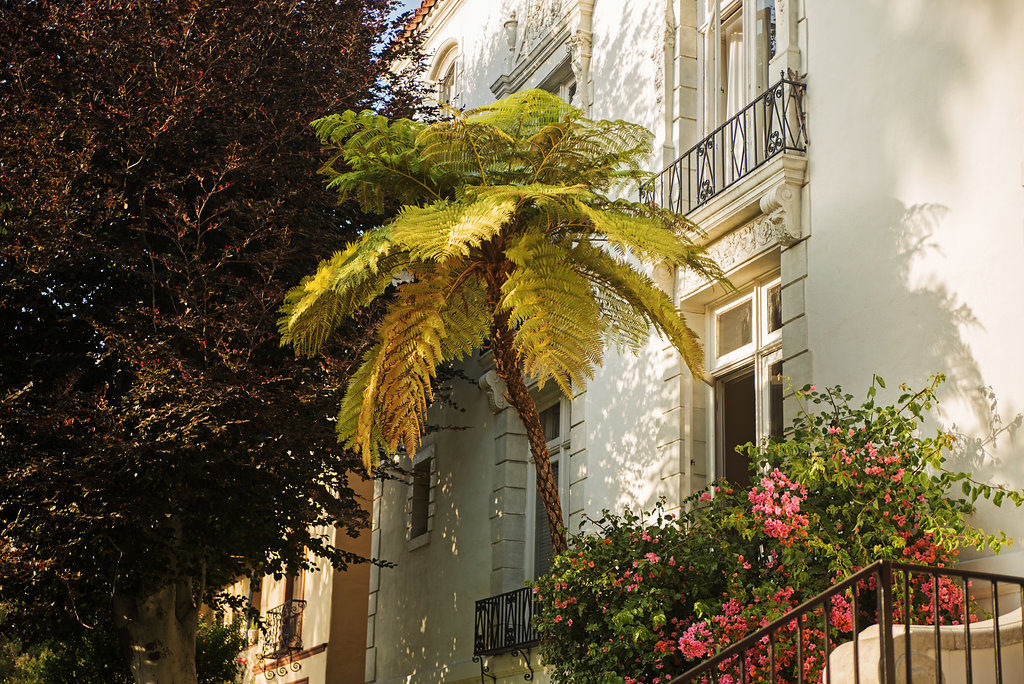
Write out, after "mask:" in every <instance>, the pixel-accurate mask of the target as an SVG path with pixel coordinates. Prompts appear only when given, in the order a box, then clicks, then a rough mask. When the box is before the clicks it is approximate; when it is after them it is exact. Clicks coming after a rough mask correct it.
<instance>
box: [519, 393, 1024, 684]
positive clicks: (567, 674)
mask: <svg viewBox="0 0 1024 684" xmlns="http://www.w3.org/2000/svg"><path fill="white" fill-rule="evenodd" d="M941 381H942V377H941V376H936V377H935V378H933V379H932V382H931V383H929V385H928V386H927V387H925V388H924V389H922V390H920V391H918V392H912V391H911V390H909V389H908V388H906V387H905V386H904V387H901V390H902V391H903V393H902V395H901V396H900V397H899V399H898V401H897V402H896V404H894V405H888V406H876V405H875V396H876V393H877V391H878V389H879V388H884V387H885V383H884V381H883V380H882V379H881V378H875V380H874V381H873V383H872V386H871V387H870V388H869V390H868V397H867V401H866V402H864V403H863V404H861V405H860V406H851V405H850V401H851V400H852V399H853V397H852V396H851V395H849V394H844V393H843V391H842V389H841V388H839V387H835V388H831V389H826V390H823V391H818V390H817V389H816V388H814V387H805V388H804V389H803V390H801V391H799V392H798V393H797V397H798V399H799V400H800V401H801V403H802V407H803V411H802V413H801V415H800V417H799V418H798V419H797V420H796V421H795V423H794V427H793V431H792V433H791V434H790V435H789V436H788V437H787V439H785V440H782V441H777V442H772V443H766V444H763V445H747V446H746V447H744V448H745V450H746V452H747V453H748V455H749V457H750V459H751V462H752V465H753V468H754V472H757V473H761V476H760V477H756V478H755V481H754V482H753V483H752V485H751V486H750V487H749V489H747V490H745V491H736V490H734V488H733V487H732V486H731V485H729V484H728V483H727V482H719V483H716V485H715V486H714V487H713V488H712V491H710V492H704V493H702V494H700V495H697V496H694V497H692V498H691V499H689V500H687V501H686V502H685V505H684V506H683V508H682V509H681V510H680V511H679V513H678V517H676V516H674V515H673V514H671V513H667V512H665V510H664V507H663V505H659V506H658V507H657V509H656V510H655V511H654V512H652V513H649V514H644V515H638V514H636V513H633V512H630V511H626V512H624V513H623V514H621V515H613V514H610V513H608V512H607V511H606V512H605V515H604V517H603V518H601V519H600V520H594V521H591V522H592V523H593V529H592V530H590V531H589V533H588V534H581V535H577V536H574V537H572V538H571V543H570V550H569V551H568V552H567V553H566V554H563V555H562V556H559V557H558V558H556V559H555V563H554V566H553V568H552V573H551V574H550V576H547V577H543V578H541V579H539V580H538V581H537V582H536V584H535V586H534V592H535V594H536V595H537V597H538V598H539V599H540V600H541V603H542V607H541V610H540V614H539V615H538V616H537V618H535V623H534V624H535V626H536V628H537V630H538V631H539V633H540V634H541V636H542V644H541V649H542V653H543V656H544V660H545V662H546V664H548V665H550V666H551V667H552V668H553V670H554V677H555V679H556V680H557V681H562V682H588V683H590V682H625V684H664V683H665V682H667V681H668V680H669V679H671V678H672V677H673V676H675V675H678V674H681V673H682V672H683V671H685V670H687V669H689V668H690V667H692V666H693V665H695V664H697V663H698V662H700V661H701V660H703V659H705V658H707V657H709V656H711V655H714V654H715V653H717V652H718V651H720V650H721V649H722V648H724V647H725V646H727V645H728V644H730V643H733V642H735V641H736V640H737V639H739V638H741V637H742V636H744V635H745V634H748V633H749V632H751V631H753V630H756V629H757V628H759V627H761V626H764V625H766V624H768V623H769V622H771V621H772V620H775V619H776V618H778V617H781V616H782V615H784V614H785V613H786V612H787V611H789V610H791V609H792V608H793V607H795V606H797V605H798V604H799V603H801V602H802V601H804V600H807V599H808V598H810V597H812V596H814V595H816V594H818V593H820V592H821V591H823V590H824V589H826V588H828V587H829V586H831V585H832V584H833V583H835V582H836V581H838V580H841V579H842V578H843V577H845V576H848V575H849V574H851V573H852V572H855V571H856V570H859V569H860V568H862V567H864V566H866V565H868V564H870V563H872V562H873V561H875V560H878V559H889V560H900V561H905V562H911V563H920V564H926V565H937V566H947V565H950V564H952V563H953V562H955V560H956V558H957V554H958V552H959V550H960V549H961V548H963V547H976V548H980V547H988V548H991V549H992V550H993V551H995V552H998V551H999V550H1000V549H1001V548H1002V547H1003V546H1004V545H1006V544H1007V543H1008V541H1007V539H1006V536H1005V535H1004V534H1001V533H1000V534H988V533H986V532H984V531H982V530H980V529H977V528H975V527H973V526H972V525H971V524H970V523H969V522H968V521H967V515H968V514H969V513H971V512H972V511H973V509H974V502H975V501H976V500H977V498H978V497H979V496H981V497H986V498H991V499H992V500H993V501H994V502H995V503H996V504H1001V503H1002V501H1003V500H1004V499H1007V498H1008V499H1010V500H1012V501H1013V502H1014V503H1015V504H1017V505H1018V506H1019V505H1021V503H1022V502H1024V497H1022V494H1021V493H1019V492H1013V491H1006V490H1004V489H1000V488H994V487H991V486H989V485H984V484H980V483H977V482H974V481H973V480H972V479H971V478H970V476H969V475H968V474H966V473H958V472H952V471H950V470H948V469H946V468H945V467H944V464H945V458H946V454H947V453H948V452H949V450H950V448H951V447H952V445H953V443H954V441H955V440H954V437H953V436H952V435H950V434H949V433H946V432H941V431H940V432H938V433H936V434H935V436H932V437H923V436H921V435H920V434H919V425H920V422H921V421H922V419H923V416H924V413H925V412H926V411H928V410H930V409H931V408H932V407H933V405H934V403H935V391H936V387H937V386H938V384H939V383H940V382H941ZM910 584H911V586H910V588H909V592H910V596H911V612H912V613H913V615H912V618H913V619H914V620H916V621H921V622H925V623H930V622H932V621H934V620H935V619H936V615H935V607H934V604H933V601H932V592H933V587H932V585H931V583H930V582H925V581H923V580H922V581H917V580H914V579H912V580H911V583H910ZM875 590H876V587H875V586H874V581H873V580H866V581H865V582H864V583H863V586H861V587H859V591H860V592H861V595H862V597H865V599H867V598H869V597H870V596H871V593H872V592H874V591H875ZM938 590H939V597H938V598H939V600H938V602H937V603H938V612H939V618H940V619H941V620H942V621H943V622H944V623H946V624H949V623H951V622H953V621H955V620H957V619H959V618H960V617H961V616H962V615H963V613H964V601H965V597H964V596H963V592H962V591H961V590H960V588H959V587H958V586H956V585H954V584H952V583H950V582H946V581H941V582H940V583H939V584H938ZM968 600H969V599H968ZM864 606H869V607H870V606H873V602H872V601H870V600H863V601H862V602H861V607H860V608H859V609H858V610H859V611H860V612H859V613H858V615H857V616H856V617H857V619H858V623H857V624H859V625H860V626H861V628H863V626H865V625H866V624H869V622H870V621H872V616H871V615H870V614H867V613H865V610H867V609H865V608H864ZM826 607H827V608H828V610H829V616H828V617H829V624H830V633H829V637H830V639H831V640H832V643H833V644H835V643H839V642H841V641H843V640H844V639H848V638H850V636H851V635H852V631H853V628H854V617H855V616H854V615H853V608H852V606H851V604H850V601H848V600H847V599H846V598H844V597H843V596H836V597H835V598H834V599H833V600H832V601H831V604H830V605H828V606H826ZM872 609H873V608H872ZM901 611H902V607H901V606H897V614H896V615H895V618H896V619H897V620H899V619H902V618H903V616H902V615H901ZM817 624H819V625H824V622H823V621H821V620H819V621H818V623H817ZM822 629H823V627H821V626H819V627H817V628H805V629H804V630H802V633H803V640H804V643H803V644H802V648H801V649H799V650H798V649H797V647H796V639H797V638H798V637H797V630H796V624H795V623H793V624H792V625H789V626H788V627H787V628H785V629H783V630H782V632H781V633H780V634H779V636H778V638H777V640H776V649H775V663H774V664H775V667H776V668H777V669H778V670H779V671H781V672H786V671H787V668H789V670H788V671H792V668H795V667H796V666H797V665H798V663H796V658H797V653H802V654H803V658H804V662H803V663H802V666H803V669H804V673H805V675H806V676H807V680H808V681H814V678H815V674H816V673H820V671H821V667H822V665H823V663H824V657H825V655H826V654H824V653H823V652H822V649H821V644H822V641H823V636H824V635H823V634H822V632H821V630H822ZM746 658H747V660H746V662H745V663H744V665H745V669H746V674H747V681H749V682H755V681H758V680H760V679H766V678H767V673H766V669H767V667H768V665H767V663H766V662H764V661H765V658H767V649H764V650H763V654H761V655H759V654H758V652H757V651H752V652H750V653H748V654H747V656H746ZM738 666H739V663H738V662H736V663H733V664H731V665H730V664H727V666H725V667H723V668H721V673H720V675H719V680H720V681H721V682H722V683H723V684H730V682H733V681H736V682H738V681H739V678H738V677H737V676H736V672H737V671H738Z"/></svg>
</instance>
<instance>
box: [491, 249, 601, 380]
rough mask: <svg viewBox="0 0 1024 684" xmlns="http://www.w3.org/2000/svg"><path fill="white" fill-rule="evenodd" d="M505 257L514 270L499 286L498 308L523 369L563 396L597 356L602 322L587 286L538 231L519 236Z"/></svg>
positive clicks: (589, 374)
mask: <svg viewBox="0 0 1024 684" xmlns="http://www.w3.org/2000/svg"><path fill="white" fill-rule="evenodd" d="M506 255H507V256H508V258H509V259H510V260H511V261H512V263H514V264H515V265H516V268H515V270H514V271H513V272H512V274H511V275H510V276H509V278H508V281H507V282H506V283H505V285H504V287H503V288H502V295H503V297H502V301H501V307H502V308H503V309H507V310H508V311H509V312H510V313H511V317H512V323H513V325H515V326H516V327H517V330H516V336H515V343H516V347H517V348H518V350H519V353H520V355H521V358H522V361H523V370H524V371H525V372H526V373H527V374H528V375H531V376H533V377H536V378H537V382H538V384H540V385H541V386H543V384H544V383H545V382H546V381H547V380H548V379H554V380H555V382H557V383H558V385H559V387H561V388H562V390H563V391H564V392H569V391H570V388H571V386H572V383H582V382H584V381H585V380H586V379H588V378H591V377H593V373H594V367H595V366H596V365H598V364H600V362H601V359H602V357H603V351H604V350H603V347H604V344H603V343H604V333H605V330H604V320H603V319H602V317H601V310H600V307H599V306H598V304H597V302H596V301H595V298H594V293H593V291H592V288H591V284H590V282H589V281H588V280H587V279H586V278H584V277H582V276H581V275H580V274H579V273H577V272H576V271H575V270H574V269H573V264H572V262H571V259H570V254H569V252H568V251H567V250H566V249H564V248H563V247H561V246H559V245H556V244H553V243H552V242H551V241H550V240H548V238H547V236H546V235H545V234H544V233H528V234H526V235H524V236H522V237H521V238H519V239H518V240H517V241H516V242H515V244H513V245H512V246H510V247H509V248H508V249H507V250H506Z"/></svg>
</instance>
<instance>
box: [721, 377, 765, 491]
mask: <svg viewBox="0 0 1024 684" xmlns="http://www.w3.org/2000/svg"><path fill="white" fill-rule="evenodd" d="M716 389H717V394H718V396H717V398H716V401H717V404H718V410H719V411H720V412H721V421H720V424H721V427H722V434H721V435H719V437H718V440H719V462H718V466H719V471H718V475H719V476H720V477H724V478H725V479H727V480H729V481H730V482H732V483H733V484H735V485H738V486H740V487H746V486H747V485H749V484H750V461H749V459H748V458H747V455H746V454H745V453H740V452H737V451H736V448H737V447H740V446H743V445H744V444H748V443H749V442H756V441H757V406H756V402H757V399H756V394H757V393H756V389H755V385H754V369H753V368H750V369H749V370H746V371H744V372H743V373H742V374H740V375H734V376H732V377H730V378H729V379H727V380H721V381H719V383H718V385H717V388H716Z"/></svg>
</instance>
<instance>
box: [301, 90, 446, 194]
mask: <svg viewBox="0 0 1024 684" xmlns="http://www.w3.org/2000/svg"><path fill="white" fill-rule="evenodd" d="M312 126H313V131H314V132H315V133H316V135H317V137H318V138H319V140H320V142H321V143H322V144H323V145H324V147H325V149H327V150H328V151H329V152H330V153H331V156H330V157H329V158H328V159H327V161H326V162H325V163H324V164H323V166H321V167H320V173H322V174H324V175H325V176H327V178H328V183H327V188H328V189H329V190H333V191H335V192H337V193H338V195H339V198H340V199H341V200H345V199H348V198H350V197H352V198H355V199H356V200H357V201H358V202H359V204H360V206H361V207H362V208H363V210H364V211H372V212H377V213H380V212H382V211H383V210H384V206H385V200H386V199H390V200H392V201H397V202H399V203H403V204H413V203H416V202H420V201H423V200H424V199H425V198H431V199H434V198H437V197H439V195H438V188H439V187H440V185H439V181H442V180H444V177H443V175H439V174H438V173H437V172H436V170H432V169H430V167H429V166H428V165H425V164H424V163H423V158H422V154H421V150H420V149H419V148H418V147H417V144H416V139H417V137H418V136H419V133H420V131H422V130H423V128H424V126H425V125H424V124H422V123H420V122H417V121H411V120H409V119H397V120H395V121H394V122H389V121H388V120H387V119H386V118H385V117H382V116H378V115H377V114H375V113H373V112H370V111H363V112H353V111H351V110H349V111H347V112H345V113H343V114H333V115H331V116H326V117H323V118H321V119H317V120H316V121H314V122H313V124H312ZM339 166H340V167H341V168H340V169H339V168H337V167H339Z"/></svg>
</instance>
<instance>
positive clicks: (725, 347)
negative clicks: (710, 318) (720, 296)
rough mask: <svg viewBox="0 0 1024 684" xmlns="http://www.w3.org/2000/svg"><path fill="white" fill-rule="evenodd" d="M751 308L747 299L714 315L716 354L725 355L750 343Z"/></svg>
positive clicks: (751, 327)
mask: <svg viewBox="0 0 1024 684" xmlns="http://www.w3.org/2000/svg"><path fill="white" fill-rule="evenodd" d="M752 309H753V303H752V302H751V301H750V300H747V301H745V302H743V303H742V304H740V305H739V306H734V307H733V308H731V309H729V310H728V311H723V312H722V313H720V314H718V315H717V316H716V317H715V355H716V356H725V355H726V354H728V353H729V352H731V351H735V350H736V349H739V348H740V347H742V346H744V345H747V344H750V343H751V341H752V340H753V336H752V331H753V326H752V324H751V319H752V313H753V311H752Z"/></svg>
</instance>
